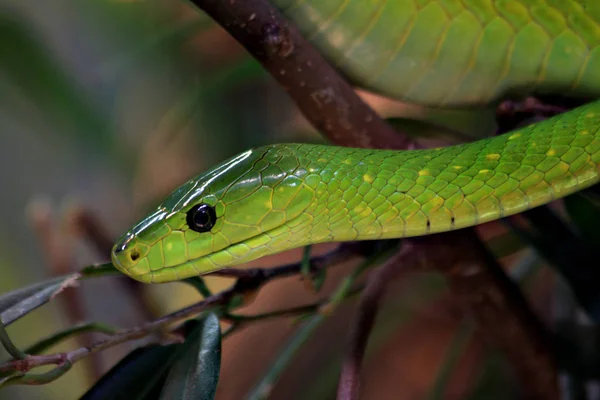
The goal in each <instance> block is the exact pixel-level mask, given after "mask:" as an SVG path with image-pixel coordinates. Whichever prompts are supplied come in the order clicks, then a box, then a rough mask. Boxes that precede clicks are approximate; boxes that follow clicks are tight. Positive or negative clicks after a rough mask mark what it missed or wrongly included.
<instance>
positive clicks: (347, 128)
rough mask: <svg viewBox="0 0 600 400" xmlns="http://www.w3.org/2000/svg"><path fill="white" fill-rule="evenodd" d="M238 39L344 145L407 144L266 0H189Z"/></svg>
mask: <svg viewBox="0 0 600 400" xmlns="http://www.w3.org/2000/svg"><path fill="white" fill-rule="evenodd" d="M191 2H192V3H194V4H195V5H196V6H197V7H199V8H200V9H202V10H203V11H204V12H205V13H207V14H208V15H210V16H211V17H212V18H214V20H215V21H216V22H217V23H218V24H220V25H221V26H222V27H223V28H225V29H226V30H227V32H229V33H230V34H231V35H232V36H233V37H234V38H235V39H236V40H237V41H238V42H239V43H241V44H242V45H243V46H244V47H245V48H246V49H247V50H248V51H249V52H250V53H251V54H252V55H253V56H254V57H255V58H256V59H257V60H258V61H259V62H260V63H261V64H262V65H263V67H264V68H265V69H266V70H267V71H269V72H270V74H271V75H272V76H273V77H274V78H275V79H276V80H277V81H278V82H279V83H280V84H281V86H282V87H283V88H284V89H285V90H286V91H287V92H288V93H289V95H290V96H291V97H292V99H293V100H294V102H295V103H296V105H297V106H298V108H299V109H300V111H302V113H303V114H304V116H305V117H306V118H307V120H308V121H309V122H310V123H311V124H312V125H313V126H314V127H315V128H316V129H317V130H319V131H321V132H323V133H324V134H325V135H326V136H327V137H329V138H332V139H333V141H334V142H336V143H338V144H339V145H342V146H354V147H356V146H358V147H372V148H408V147H409V145H410V143H411V142H410V140H409V139H408V138H407V137H406V136H402V135H398V133H397V132H396V131H394V130H393V129H392V128H391V127H390V126H389V125H388V124H387V123H385V122H384V121H383V120H382V119H381V118H379V116H378V115H377V114H376V113H375V112H374V111H373V110H372V109H371V108H370V107H369V106H368V105H367V104H365V103H364V102H363V101H362V100H361V99H360V97H358V96H357V95H356V93H355V92H354V89H353V88H352V87H351V86H350V85H349V84H348V82H346V81H345V80H344V79H343V78H342V77H341V76H340V75H339V74H338V73H337V72H336V70H335V69H333V68H332V67H331V65H329V64H328V63H327V61H325V59H324V58H323V57H322V56H321V54H320V53H319V52H318V51H317V50H316V49H315V48H314V47H313V46H312V45H311V44H310V43H308V42H307V41H306V40H305V39H304V38H303V37H302V35H301V34H300V32H299V31H298V29H297V28H296V27H295V26H294V25H293V24H291V23H290V22H289V21H288V20H287V19H286V18H284V17H283V16H282V15H281V13H280V12H279V11H278V10H276V9H275V8H274V7H273V6H272V5H271V4H270V3H269V2H268V1H267V0H244V1H224V0H191Z"/></svg>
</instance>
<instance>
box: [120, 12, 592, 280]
mask: <svg viewBox="0 0 600 400" xmlns="http://www.w3.org/2000/svg"><path fill="white" fill-rule="evenodd" d="M275 3H276V4H277V5H278V6H279V7H281V9H282V10H283V11H284V12H285V13H286V14H287V15H288V16H290V18H292V19H294V21H295V22H296V23H297V24H298V25H299V26H300V27H301V29H302V30H303V31H304V33H305V35H307V36H308V37H309V38H311V40H312V41H313V42H314V43H315V44H316V45H317V46H318V47H319V48H320V49H321V50H322V51H323V52H325V54H327V55H328V57H329V58H330V60H331V61H332V62H333V63H335V64H336V65H337V66H338V67H339V68H340V69H341V70H342V71H343V72H345V73H346V75H348V76H349V77H350V78H351V79H352V80H353V81H354V82H355V83H357V84H360V85H362V86H364V87H367V88H369V89H371V90H373V91H376V92H380V93H385V94H388V95H391V96H394V97H396V98H402V99H409V100H413V101H415V102H418V103H421V104H435V105H461V104H462V105H465V104H467V105H477V104H486V103H488V102H491V101H494V100H495V99H498V98H500V97H502V96H505V95H507V94H511V93H519V92H522V91H523V92H527V93H530V92H544V91H549V92H556V91H559V92H569V93H572V94H575V95H576V94H585V95H590V94H592V95H595V94H597V93H598V92H600V47H599V44H600V25H599V23H598V21H599V20H600V3H596V2H592V1H585V0H583V1H569V0H565V1H558V0H556V1H550V0H548V1H543V0H519V1H514V0H513V1H502V0H496V1H491V0H487V1H484V0H478V1H475V0H439V1H433V0H431V1H430V0H394V1H391V0H387V1H386V0H360V1H353V0H327V1H317V0H304V1H303V0H296V1H295V2H293V3H292V2H290V1H286V0H276V1H275ZM434 16H435V18H434ZM438 17H439V19H436V18H438ZM393 21H395V22H394V23H392V22H393ZM502 27H504V28H506V29H503V28H502ZM509 28H510V29H509ZM457 35H459V36H460V37H463V39H460V37H458V36H457ZM461 35H462V36H461ZM467 38H469V40H467ZM539 38H543V39H544V40H541V39H540V40H541V41H538V39H539ZM534 39H535V40H534ZM418 44H420V45H418ZM419 46H421V47H419ZM599 167H600V102H593V103H590V104H587V105H584V106H582V107H579V108H577V109H574V110H572V111H569V112H567V113H564V114H561V115H558V116H555V117H553V118H551V119H548V120H545V121H542V122H540V123H537V124H534V125H531V126H528V127H525V128H521V129H519V130H515V131H512V132H509V133H507V134H504V135H500V136H496V137H493V138H488V139H483V140H479V141H476V142H472V143H468V144H463V145H457V146H450V147H445V148H438V149H428V150H411V151H394V150H372V149H354V148H345V147H335V146H325V145H312V144H275V145H269V146H264V147H260V148H257V149H253V150H249V151H246V152H244V153H242V154H240V155H238V156H236V157H233V158H231V159H229V160H227V161H225V162H223V163H221V164H219V165H217V166H215V167H214V168H212V169H210V170H209V171H206V172H204V173H202V174H201V175H199V176H197V177H195V178H193V179H191V180H189V181H188V182H186V183H185V184H183V185H182V186H181V187H179V188H178V189H177V190H176V191H175V192H173V193H172V194H171V195H170V196H169V197H168V198H167V199H166V200H165V201H164V202H163V203H162V204H161V205H160V206H159V207H158V208H157V209H156V210H155V212H154V213H152V214H151V215H149V216H147V217H146V218H144V219H143V220H141V221H140V222H139V223H138V224H137V225H136V226H134V227H133V228H132V229H131V230H130V231H129V232H127V233H126V234H125V235H123V237H121V238H120V239H119V240H118V242H117V243H116V244H115V246H114V248H113V252H112V259H113V264H114V265H115V266H116V267H117V268H118V269H119V270H121V271H122V272H123V273H125V274H127V275H129V276H131V277H132V278H134V279H137V280H140V281H142V282H154V283H158V282H169V281H174V280H180V279H184V278H188V277H191V276H197V275H201V274H205V273H208V272H211V271H215V270H218V269H221V268H224V267H228V266H233V265H238V264H241V263H245V262H248V261H251V260H254V259H257V258H260V257H263V256H266V255H270V254H275V253H279V252H282V251H285V250H289V249H292V248H296V247H300V246H304V245H307V244H313V243H323V242H334V241H335V242H338V241H348V240H371V239H380V238H399V237H408V236H418V235H426V234H430V233H435V232H443V231H449V230H453V229H459V228H464V227H468V226H474V225H478V224H481V223H484V222H488V221H492V220H495V219H498V218H502V217H505V216H508V215H512V214H515V213H518V212H522V211H524V210H527V209H530V208H533V207H536V206H539V205H542V204H546V203H548V202H550V201H552V200H555V199H558V198H561V197H564V196H566V195H569V194H571V193H573V192H575V191H578V190H581V189H584V188H586V187H589V186H591V185H593V184H595V183H597V182H598V181H599ZM200 211H202V213H203V214H200ZM198 215H201V217H202V218H200V219H198V218H197V217H198ZM208 222H210V224H209V223H208ZM199 226H200V227H201V228H202V229H199ZM206 228H208V229H206Z"/></svg>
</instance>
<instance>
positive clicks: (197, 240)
mask: <svg viewBox="0 0 600 400" xmlns="http://www.w3.org/2000/svg"><path fill="white" fill-rule="evenodd" d="M293 146H294V145H273V146H265V147H261V148H257V149H254V150H249V151H247V152H244V153H242V154H240V155H238V156H236V157H233V158H231V159H229V160H227V161H225V162H223V163H221V164H219V165H218V166H216V167H215V168H213V169H211V170H209V171H207V172H205V173H203V174H201V175H200V176H198V177H196V178H194V179H191V180H189V181H188V182H186V183H185V184H183V185H182V186H180V187H179V188H177V189H176V190H175V191H174V192H173V193H172V194H171V195H170V196H169V197H168V198H167V199H166V200H165V201H164V202H163V203H162V204H161V205H159V206H158V208H157V209H156V210H155V211H154V212H153V213H152V214H151V215H149V216H147V217H146V218H144V219H143V220H141V221H140V222H138V223H137V224H136V225H135V226H134V227H133V228H132V229H131V230H130V231H129V232H127V233H125V234H124V235H123V236H122V237H121V238H120V239H119V240H118V241H117V242H116V243H115V245H114V247H113V250H112V254H111V256H112V261H113V264H114V265H115V267H116V268H117V269H119V270H120V271H122V272H123V273H125V274H127V275H129V276H130V277H132V278H134V279H137V280H139V281H142V282H147V283H150V282H153V283H159V282H170V281H175V280H180V279H185V278H188V277H192V276H198V275H202V274H206V273H209V272H212V271H215V270H218V269H221V268H225V267H229V266H233V265H238V264H241V263H245V262H248V261H252V260H254V259H257V258H260V257H263V256H265V255H269V254H275V253H278V252H281V251H284V250H287V249H289V248H292V247H298V246H299V245H302V244H303V243H302V242H301V241H298V240H295V241H292V240H291V239H292V236H293V235H295V234H298V233H301V231H302V230H303V229H305V228H306V229H308V225H309V222H310V221H309V220H308V219H307V218H306V217H307V216H310V215H308V214H306V213H303V211H305V210H306V209H307V207H309V205H310V203H311V202H312V200H313V198H314V190H313V189H311V188H310V187H308V186H307V185H306V184H305V182H304V180H303V179H302V178H303V176H304V175H305V174H306V173H307V171H306V170H305V169H304V168H303V167H302V166H301V165H300V164H301V163H300V161H299V158H298V156H297V155H296V153H295V152H294V151H293V148H292V147H293ZM292 243H294V245H292Z"/></svg>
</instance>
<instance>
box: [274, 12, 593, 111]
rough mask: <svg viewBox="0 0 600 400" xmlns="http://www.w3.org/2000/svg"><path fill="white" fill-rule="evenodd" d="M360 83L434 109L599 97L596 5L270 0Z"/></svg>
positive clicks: (373, 89) (371, 88)
mask: <svg viewBox="0 0 600 400" xmlns="http://www.w3.org/2000/svg"><path fill="white" fill-rule="evenodd" d="M271 1H272V2H273V3H274V4H276V5H277V6H278V7H279V8H280V9H281V10H282V11H283V12H284V14H285V15H286V16H288V17H289V18H290V19H292V20H293V21H294V22H295V23H296V25H298V27H299V28H300V29H301V31H302V33H303V34H304V35H305V36H306V37H307V38H308V39H310V41H311V42H312V43H314V44H315V45H316V46H317V47H318V48H319V49H320V50H321V51H322V53H324V54H326V55H327V57H328V59H329V61H330V62H331V63H332V64H334V65H335V66H337V67H338V68H339V69H340V70H342V71H344V73H345V74H346V75H347V76H348V77H349V78H350V79H351V80H352V81H354V82H355V83H356V84H358V85H360V86H362V87H364V88H366V89H369V90H371V91H374V92H378V93H383V94H385V95H388V96H390V97H394V98H398V99H403V100H407V101H410V102H413V103H419V104H424V105H430V106H469V105H479V104H485V103H488V102H491V101H495V100H498V99H500V98H502V97H504V96H507V95H518V94H525V93H527V94H529V93H538V94H543V93H563V94H566V93H570V94H573V95H591V96H592V97H595V96H597V94H598V93H600V2H598V1H597V0H271Z"/></svg>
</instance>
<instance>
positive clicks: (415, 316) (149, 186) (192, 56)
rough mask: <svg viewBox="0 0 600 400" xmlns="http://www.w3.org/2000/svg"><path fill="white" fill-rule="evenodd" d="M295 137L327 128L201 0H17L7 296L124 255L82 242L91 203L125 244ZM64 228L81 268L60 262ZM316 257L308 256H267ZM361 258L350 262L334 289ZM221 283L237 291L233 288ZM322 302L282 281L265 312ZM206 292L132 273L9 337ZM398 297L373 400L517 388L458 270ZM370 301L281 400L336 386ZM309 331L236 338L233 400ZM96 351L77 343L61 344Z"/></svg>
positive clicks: (478, 122) (0, 113) (338, 318)
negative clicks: (216, 170)
mask: <svg viewBox="0 0 600 400" xmlns="http://www.w3.org/2000/svg"><path fill="white" fill-rule="evenodd" d="M361 95H362V96H363V97H364V98H365V99H366V100H367V101H368V102H369V103H370V104H371V105H373V106H374V107H375V108H376V109H377V110H378V111H379V112H380V113H381V114H383V115H386V116H390V117H402V116H409V115H410V116H413V117H415V118H421V119H433V120H435V121H437V122H439V123H442V124H446V125H450V126H452V127H453V128H456V129H459V130H461V131H462V132H463V133H465V134H467V135H470V136H472V137H475V136H478V135H481V134H483V133H489V132H490V131H491V130H492V129H493V128H494V127H493V118H492V117H493V113H484V112H480V113H477V115H472V114H468V113H462V114H461V113H457V112H454V113H451V112H442V111H436V112H433V111H430V112H426V111H425V110H422V109H419V108H416V107H412V106H408V105H404V104H400V103H397V102H394V101H390V100H387V99H382V98H379V97H377V96H374V95H371V94H367V93H361ZM293 141H302V142H319V141H322V139H321V137H320V136H319V135H318V134H317V133H316V132H315V131H314V130H313V129H312V128H311V127H310V126H309V125H308V124H307V123H306V121H304V119H303V118H302V116H301V115H299V114H298V112H297V110H296V109H295V107H294V105H293V103H292V102H291V101H290V100H289V98H288V97H287V95H286V94H285V93H284V92H283V91H282V90H281V89H280V88H279V87H278V86H277V84H276V83H275V82H274V81H273V80H272V79H271V78H270V77H269V76H268V75H267V74H266V73H265V72H264V71H263V70H262V68H261V67H260V65H259V64H258V63H257V62H255V61H254V60H253V59H252V58H251V57H250V56H249V55H248V54H247V53H246V52H245V51H244V50H243V49H242V48H241V47H240V46H239V45H237V43H235V42H234V41H233V40H232V39H231V38H230V37H229V36H228V35H227V34H226V33H225V32H224V31H222V30H221V29H220V28H219V27H218V26H216V25H215V24H214V23H213V22H212V21H211V20H210V19H209V18H208V17H206V16H205V15H203V14H202V13H201V12H199V11H198V10H196V9H194V8H192V7H191V6H190V5H189V4H188V3H187V2H185V1H174V0H170V1H166V0H146V1H135V0H122V1H118V0H112V1H107V0H94V1H90V0H88V1H85V0H46V1H39V0H0V166H1V168H0V193H1V195H0V219H1V220H2V221H3V223H2V224H0V293H1V292H6V291H9V290H13V289H16V288H18V287H22V286H25V285H27V284H31V283H34V282H37V281H41V280H44V279H47V278H48V277H51V276H54V275H59V274H64V273H67V272H69V271H70V270H77V269H79V268H81V267H83V266H86V265H89V264H92V263H96V262H101V261H106V257H105V256H104V257H103V255H100V254H97V252H95V250H94V249H93V248H92V247H91V246H89V245H88V244H86V243H84V242H83V241H82V240H81V235H80V232H78V230H77V227H76V226H74V223H73V215H74V213H76V212H77V211H78V210H79V211H81V210H82V209H85V210H88V211H89V212H91V213H93V215H94V216H95V217H96V218H98V219H99V220H100V221H101V222H102V224H103V226H104V227H105V228H106V229H107V230H108V232H109V234H110V235H111V236H112V237H113V238H116V237H117V236H118V235H120V234H121V233H123V232H124V231H125V230H126V229H127V228H128V227H129V226H130V225H131V224H133V223H134V222H135V221H137V220H138V219H139V218H141V217H142V216H144V215H145V214H146V213H147V212H148V210H149V209H151V208H153V207H154V206H156V205H157V204H158V203H159V202H160V201H161V199H162V198H163V197H164V196H166V195H167V194H168V193H169V192H170V191H171V190H173V189H174V188H175V187H177V186H178V185H180V184H181V183H182V182H184V181H185V180H187V179H188V178H190V177H192V176H194V175H196V174H198V173H199V172H201V171H202V170H203V169H205V168H208V167H210V166H211V165H213V164H214V163H217V162H219V161H221V160H223V159H225V158H228V157H230V156H232V155H234V154H236V153H238V152H240V151H242V150H245V149H248V148H250V147H255V146H259V145H262V144H266V143H275V142H293ZM502 230H503V228H502V227H500V226H498V225H493V224H492V225H489V226H486V227H483V228H482V230H481V231H482V233H483V234H484V235H486V236H488V237H494V236H495V235H497V234H498V233H501V232H502ZM49 238H50V239H49ZM48 240H51V241H52V242H53V245H52V246H54V248H55V249H56V248H58V249H59V250H60V251H59V252H61V254H65V257H66V258H67V260H66V261H65V262H64V263H61V264H60V265H56V263H53V262H52V258H51V257H50V256H49V254H48ZM52 246H51V247H52ZM330 247H331V246H329V247H328V246H319V247H317V248H316V249H315V252H316V253H321V252H323V251H326V250H327V249H328V248H330ZM522 255H523V254H522V253H516V254H513V255H512V256H511V257H516V256H519V257H520V256H522ZM300 257H301V251H300V250H298V251H292V252H289V253H286V254H283V255H280V256H276V257H270V258H269V259H267V260H261V262H260V263H253V265H261V266H267V265H277V264H281V263H283V262H289V261H297V260H299V259H300ZM504 261H506V262H507V263H510V261H511V258H510V257H506V258H505V259H504ZM353 265H355V263H348V265H342V266H339V267H336V268H334V269H332V270H331V271H330V273H329V274H328V278H327V282H326V285H325V287H324V289H323V291H322V293H321V294H320V295H321V296H324V295H325V294H326V293H328V292H329V291H331V289H332V288H333V287H335V284H336V282H338V281H339V279H340V277H342V276H343V275H344V274H346V273H347V272H348V271H349V268H351V267H352V266H353ZM64 266H69V268H68V269H63V267H64ZM552 279H553V277H552V276H551V272H549V271H548V270H545V271H544V273H543V274H542V275H541V278H540V279H537V280H536V281H535V283H534V284H532V285H530V286H529V289H528V290H529V292H530V293H534V295H532V298H534V299H535V305H536V307H537V310H538V311H539V312H540V313H541V314H542V315H549V313H550V311H549V303H550V301H549V296H550V294H549V289H548V287H549V286H548V283H549V282H551V281H552ZM209 283H210V285H211V286H212V287H213V288H215V289H219V288H225V287H226V286H227V285H228V284H229V283H230V282H228V281H226V280H224V279H221V280H218V279H216V278H215V279H210V280H209ZM319 297H320V296H316V295H315V294H314V293H311V292H310V291H309V290H307V288H306V285H305V284H304V283H303V282H301V281H299V280H298V279H297V278H295V279H288V280H284V281H282V282H277V283H275V284H272V285H269V286H268V287H267V288H265V290H263V291H262V292H261V293H260V295H259V296H258V298H257V299H256V301H255V302H254V303H253V304H252V305H251V306H250V307H248V310H247V311H248V312H256V311H259V310H262V311H265V310H273V309H277V308H284V307H289V306H292V305H300V304H304V303H306V302H308V301H311V299H312V300H314V299H316V298H319ZM198 299H199V298H198V294H197V293H196V292H195V291H194V290H192V289H190V288H188V287H186V286H184V285H181V284H166V285H156V286H144V287H143V288H142V289H138V290H137V291H135V292H132V291H128V290H127V286H126V285H125V286H124V285H123V284H120V283H118V282H117V280H116V278H103V279H97V280H89V281H85V282H83V283H82V284H81V285H80V286H79V288H77V289H76V290H69V291H68V296H64V298H61V299H60V301H54V302H52V303H51V304H49V305H47V306H44V307H42V308H41V309H39V310H37V311H35V312H34V313H32V314H30V315H28V316H27V317H26V318H24V319H22V320H19V321H18V322H16V323H15V324H13V325H11V327H10V328H9V333H10V334H11V337H13V338H14V340H15V341H16V343H17V345H20V346H26V345H28V344H31V343H33V342H34V341H36V340H37V339H39V338H41V337H43V336H46V335H48V334H49V333H51V332H54V331H56V330H59V329H62V328H65V327H67V326H70V325H73V324H74V323H75V322H79V320H78V319H79V318H83V319H84V320H89V321H91V320H94V321H102V322H106V323H109V324H112V325H115V326H118V327H123V328H125V327H131V326H134V325H136V324H139V323H141V322H143V321H144V320H146V319H148V318H149V317H152V315H159V314H163V313H165V312H168V311H171V310H174V309H176V308H178V307H181V306H183V305H187V304H189V303H191V302H194V301H198ZM136 300H137V301H136ZM387 300H388V301H386V302H385V307H384V310H383V312H382V315H381V317H380V323H378V325H377V329H376V331H375V332H374V335H373V337H372V339H371V341H370V345H369V354H368V358H367V361H366V370H365V378H364V382H365V384H364V387H363V391H364V393H365V398H368V399H372V398H377V399H420V398H426V397H427V396H428V393H429V394H430V393H431V392H432V390H441V391H442V392H443V393H445V394H446V398H469V397H470V396H475V395H476V393H481V392H482V391H483V392H484V393H486V396H485V397H480V398H487V399H490V398H507V396H508V397H510V396H511V393H512V392H511V390H512V389H511V388H512V387H513V386H512V385H511V383H510V375H509V374H508V373H507V365H506V364H505V363H504V360H503V359H502V357H501V356H499V355H498V354H496V353H495V352H494V351H493V350H491V349H487V348H486V346H485V344H484V343H483V342H482V341H481V340H480V339H479V338H478V336H477V334H476V332H475V331H474V330H473V329H472V327H471V325H470V324H469V323H468V321H467V322H465V321H463V318H462V317H461V313H460V312H459V310H458V309H457V306H456V305H455V304H454V303H453V301H452V300H451V299H450V298H449V297H448V295H447V293H446V292H445V290H444V282H443V281H442V279H441V278H440V277H438V276H429V275H422V276H414V277H407V278H403V279H399V280H398V282H396V283H395V284H394V287H393V288H392V289H391V290H390V291H389V295H388V299H387ZM140 304H141V305H140ZM353 304H354V303H353V302H349V303H347V304H346V305H345V306H343V307H342V308H341V309H339V310H338V312H336V314H335V315H333V316H332V317H331V318H330V319H329V320H328V321H327V322H326V323H325V324H324V325H323V326H322V327H320V328H319V330H318V331H317V333H316V334H315V335H314V336H313V337H312V338H311V339H310V340H309V342H308V343H307V346H306V348H304V349H303V351H302V352H301V354H300V355H299V356H298V357H296V358H295V359H294V361H293V363H292V364H291V366H290V367H289V368H288V370H287V371H286V372H285V373H284V375H283V376H282V379H281V380H280V381H279V382H278V384H277V386H276V387H275V388H274V391H273V397H272V398H281V399H284V398H286V399H289V398H299V399H300V398H302V399H307V398H310V399H327V398H332V396H333V395H334V393H335V389H336V385H337V376H338V372H339V367H338V365H339V360H340V357H341V354H342V352H343V349H344V345H345V341H346V332H347V329H348V326H349V321H350V318H351V317H352V315H353ZM141 310H143V311H144V312H141ZM295 328H296V325H295V324H294V320H293V319H290V318H283V319H278V320H270V321H268V322H262V323H258V324H255V325H252V326H250V327H249V328H247V329H246V330H244V331H242V332H240V333H236V334H234V335H233V336H232V337H230V338H228V339H227V340H226V341H225V342H224V345H223V346H224V354H223V362H222V373H221V378H220V382H219V387H218V393H217V397H218V398H219V399H239V398H243V395H244V394H245V393H247V392H248V391H249V390H250V389H251V388H252V387H253V386H254V385H255V383H256V382H257V381H258V380H259V379H260V378H261V377H262V376H264V374H265V373H267V371H268V370H269V368H270V366H271V364H272V362H273V361H274V359H275V357H276V355H277V353H278V352H279V351H280V350H281V349H282V348H283V347H284V346H285V343H286V340H287V339H289V337H290V335H291V333H292V332H293V331H294V329H295ZM79 345H81V342H80V341H78V340H70V341H69V342H67V343H65V344H64V345H61V346H60V347H59V348H57V349H56V350H66V349H70V348H74V347H75V346H79ZM131 349H132V346H131V345H128V344H127V345H122V346H120V347H117V348H114V349H111V350H110V351H107V352H103V353H101V354H100V355H99V356H98V357H94V358H93V359H91V360H86V361H84V362H81V363H79V364H77V365H76V366H75V367H74V368H73V369H72V371H71V372H69V373H67V375H66V376H65V377H63V378H61V379H59V380H57V381H56V382H53V383H52V384H49V385H46V386H40V387H10V388H8V389H6V390H3V391H1V392H0V398H6V399H9V398H10V399H15V398H23V399H36V398H40V399H59V398H60V399H65V398H66V399H71V398H77V397H79V396H80V395H82V394H83V393H84V392H85V391H86V390H87V389H88V388H89V387H90V386H91V385H92V384H93V382H94V381H95V380H97V378H98V374H99V373H103V372H105V371H107V370H108V369H109V368H110V367H111V366H112V365H114V363H115V362H117V361H118V360H119V359H120V358H121V357H123V356H124V355H125V354H127V352H128V351H130V350H131ZM0 357H1V358H5V357H6V354H5V353H3V350H0ZM440 385H441V386H440ZM440 388H441V389H440Z"/></svg>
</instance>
